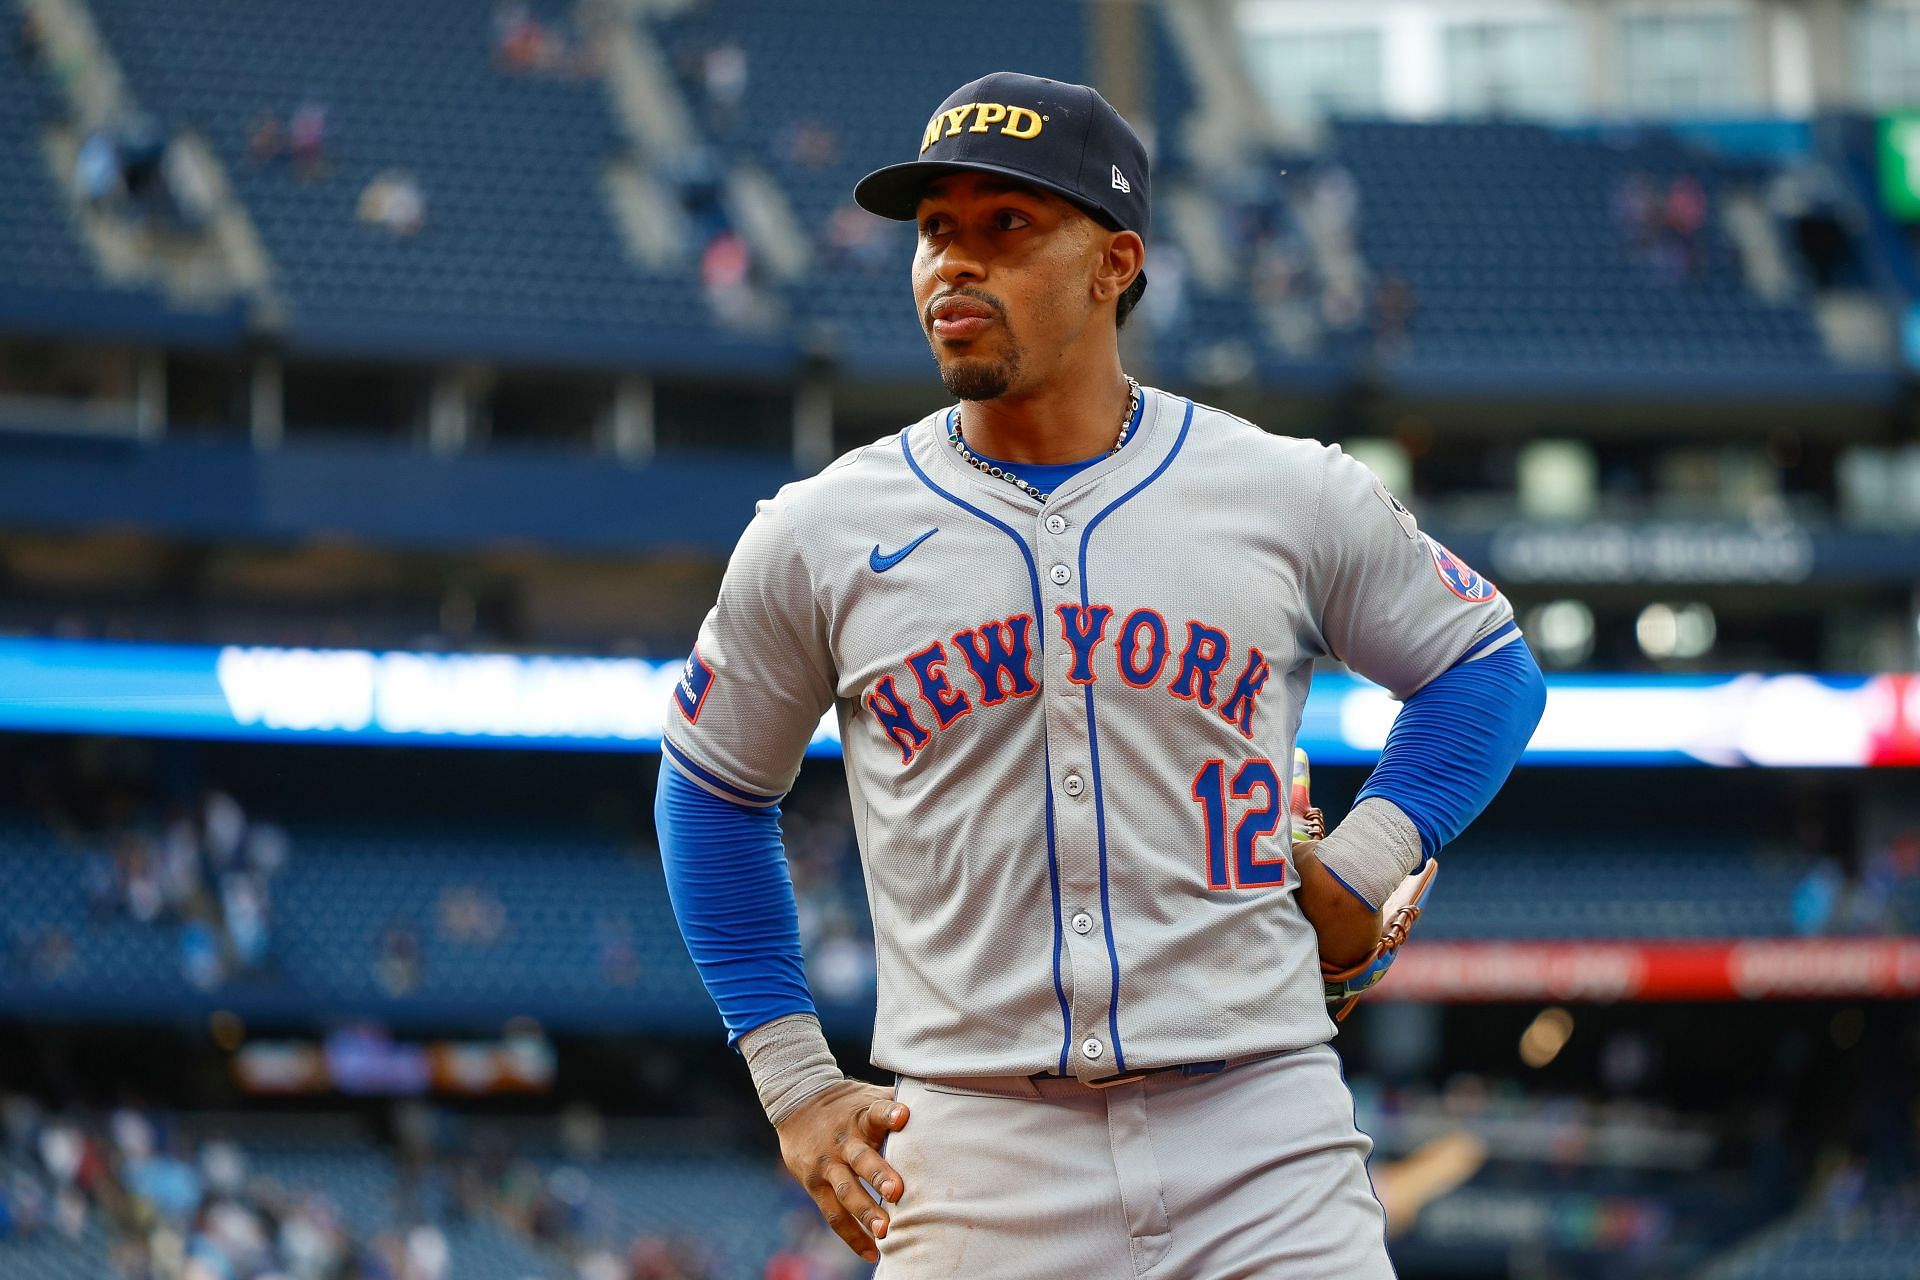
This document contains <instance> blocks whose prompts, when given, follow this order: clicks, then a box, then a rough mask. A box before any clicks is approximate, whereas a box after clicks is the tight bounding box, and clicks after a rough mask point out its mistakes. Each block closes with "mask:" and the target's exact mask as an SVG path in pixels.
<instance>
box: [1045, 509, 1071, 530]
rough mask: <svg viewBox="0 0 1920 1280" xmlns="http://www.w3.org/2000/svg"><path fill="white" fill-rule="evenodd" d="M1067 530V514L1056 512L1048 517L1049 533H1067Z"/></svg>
mask: <svg viewBox="0 0 1920 1280" xmlns="http://www.w3.org/2000/svg"><path fill="white" fill-rule="evenodd" d="M1066 531H1067V518H1066V517H1065V516H1063V515H1061V514H1059V513H1058V512H1055V513H1054V514H1053V515H1050V516H1048V517H1047V532H1048V533H1065V532H1066Z"/></svg>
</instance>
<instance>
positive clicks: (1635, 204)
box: [1610, 170, 1661, 261]
mask: <svg viewBox="0 0 1920 1280" xmlns="http://www.w3.org/2000/svg"><path fill="white" fill-rule="evenodd" d="M1610 212H1611V213H1612V216H1613V226H1614V231H1615V232H1616V233H1617V234H1618V235H1619V237H1620V240H1621V243H1622V244H1623V245H1625V247H1626V249H1627V253H1628V255H1629V256H1630V257H1633V258H1635V259H1638V260H1642V261H1644V260H1646V259H1647V258H1648V257H1649V256H1650V255H1651V253H1652V251H1653V246H1654V242H1655V241H1656V240H1657V239H1658V238H1659V228H1660V216H1661V215H1660V193H1659V190H1658V189H1657V188H1656V187H1655V186H1654V182H1653V179H1652V178H1651V177H1650V176H1649V175H1647V174H1645V173H1642V172H1640V171H1639V170H1635V171H1634V172H1632V173H1629V174H1628V175H1627V176H1626V177H1624V178H1622V179H1621V180H1620V181H1619V183H1618V184H1616V185H1615V187H1614V189H1613V197H1612V200H1611V201H1610Z"/></svg>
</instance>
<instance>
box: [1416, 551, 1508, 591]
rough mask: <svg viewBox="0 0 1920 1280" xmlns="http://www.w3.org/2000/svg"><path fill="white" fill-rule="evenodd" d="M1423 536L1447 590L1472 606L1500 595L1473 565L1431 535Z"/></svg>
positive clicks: (1434, 565) (1434, 566)
mask: <svg viewBox="0 0 1920 1280" xmlns="http://www.w3.org/2000/svg"><path fill="white" fill-rule="evenodd" d="M1423 536H1425V537H1426V539H1427V550H1428V551H1429V552H1431V553H1432V555H1433V568H1434V572H1436V573H1438V574H1439V575H1440V581H1442V582H1444V583H1446V584H1447V590H1449V591H1451V592H1453V594H1455V595H1457V596H1459V597H1460V598H1461V599H1462V600H1465V601H1467V602H1469V603H1470V604H1485V603H1486V602H1487V601H1489V600H1491V599H1493V598H1494V597H1495V596H1497V595H1499V594H1500V591H1499V588H1497V587H1495V586H1494V585H1493V584H1492V583H1491V582H1489V581H1487V580H1486V579H1485V578H1483V577H1481V576H1480V575H1479V574H1478V573H1475V572H1474V570H1473V566H1472V565H1469V564H1468V563H1467V562H1466V561H1465V560H1462V559H1461V558H1460V557H1459V556H1456V555H1455V554H1453V552H1451V551H1449V550H1447V549H1446V548H1445V547H1443V546H1441V545H1440V544H1439V543H1438V542H1435V541H1434V540H1433V536H1432V535H1431V534H1427V535H1423Z"/></svg>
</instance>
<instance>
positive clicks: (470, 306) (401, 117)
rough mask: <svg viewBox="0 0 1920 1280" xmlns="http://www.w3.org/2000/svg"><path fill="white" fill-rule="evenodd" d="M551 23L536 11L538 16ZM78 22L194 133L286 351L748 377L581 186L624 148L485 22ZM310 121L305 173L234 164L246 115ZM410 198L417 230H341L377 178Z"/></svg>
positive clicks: (593, 106)
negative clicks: (386, 178)
mask: <svg viewBox="0 0 1920 1280" xmlns="http://www.w3.org/2000/svg"><path fill="white" fill-rule="evenodd" d="M547 8H548V9H550V10H551V9H552V8H553V6H547ZM93 9H94V13H95V16H96V19H97V20H98V22H99V24H100V27H101V29H102V31H103V33H104V35H105V36H106V38H107V41H108V43H109V44H110V46H111V47H112V48H113V50H114V52H115V54H116V55H117V56H118V57H119V59H120V60H121V63H122V66H123V69H124V71H125V72H126V74H127V77H128V79H129V80H130V81H131V83H132V84H133V86H134V87H135V89H136V90H137V91H138V92H139V94H140V95H141V97H142V100H143V101H144V102H145V104H146V105H147V106H148V107H149V109H151V110H153V111H156V112H158V113H160V114H161V115H163V116H164V117H165V118H166V119H167V120H168V122H169V124H170V125H171V126H172V127H174V128H191V129H195V130H198V131H199V132H201V133H202V134H203V135H204V136H205V137H206V138H207V140H208V141H209V143H210V144H211V145H212V146H213V148H214V150H215V152H216V153H217V154H218V155H219V157H220V159H221V161H222V162H223V163H224V165H225V166H226V168H227V171H228V173H229V174H230V175H231V177H232V179H233V182H234V185H235V187H236V189H237V191H238V194H239V196H240V198H241V199H242V200H243V201H244V202H245V204H246V206H247V208H248V210H249V211H250V213H251V214H252V216H253V219H254V221H255V222H256V223H257V225H258V226H259V229H260V234H261V236H262V238H263V240H264V241H265V243H266V247H267V250H268V252H269V253H270V255H271V257H272V260H273V263H274V266H275V268H276V271H277V280H276V284H277V286H278V287H279V288H280V289H281V290H282V292H283V293H284V294H285V295H286V297H287V298H288V299H289V301H290V303H291V308H292V321H291V334H292V337H293V339H294V341H295V342H297V343H300V344H303V345H306V346H309V347H318V348H331V349H339V350H349V351H358V352H367V353H379V354H382V355H386V356H393V355H397V354H402V353H411V354H415V355H417V356H421V357H431V356H436V355H444V354H449V353H458V354H459V355H460V356H462V357H467V358H472V357H476V356H480V355H483V354H492V355H496V356H500V357H505V358H518V359H522V360H541V359H545V360H551V361H560V362H589V361H590V362H601V363H604V362H608V361H619V360H623V359H631V358H632V357H633V356H634V355H635V354H636V353H642V352H644V353H649V354H651V355H654V356H656V357H659V358H670V359H674V360H676V361H678V362H680V363H683V364H685V365H688V366H690V367H696V368H697V367H702V366H711V365H712V364H713V363H714V362H716V361H718V362H723V363H724V364H725V365H726V367H729V368H741V367H748V366H751V365H753V364H755V363H756V362H761V363H764V362H765V360H766V359H767V358H768V357H769V354H770V353H769V351H768V350H767V349H766V348H767V344H766V343H765V342H761V341H749V340H746V339H742V338H739V337H737V336H733V335H730V334H729V333H728V332H726V331H725V330H724V329H723V328H722V327H720V326H719V325H717V324H715V323H713V322H712V321H711V320H710V319H703V317H705V316H706V314H707V313H706V308H705V304H704V302H703V300H702V296H701V293H700V289H699V285H698V281H697V278H696V276H695V273H694V270H693V264H692V263H687V264H685V265H684V266H683V267H682V268H681V269H679V270H676V271H662V272H649V271H645V270H642V269H641V268H640V267H639V266H637V265H635V264H634V263H633V262H632V261H631V260H630V259H629V258H628V256H627V254H626V252H625V250H624V248H623V246H622V243H621V240H620V237H619V235H618V232H617V230H616V228H615V225H614V222H613V217H612V213H611V212H610V208H609V206H608V203H607V200H606V198H605V197H604V196H603V194H602V190H601V175H602V170H603V166H604V165H605V163H606V161H607V160H608V159H609V158H611V157H612V156H613V155H614V154H616V153H617V152H619V151H620V150H621V149H622V148H623V146H624V145H625V144H624V141H623V139H622V138H621V137H620V135H619V132H618V130H617V129H616V127H615V124H614V121H613V119H612V116H611V113H610V110H609V107H608V104H607V98H606V92H605V90H604V89H603V87H602V85H601V84H600V82H599V81H598V79H595V78H587V77H576V76H570V75H562V74H532V73H528V74H511V73H508V72H506V71H504V70H501V69H499V68H498V67H496V65H495V63H494V61H493V31H492V27H491V15H490V11H489V10H488V9H487V8H486V7H485V6H479V7H476V6H474V5H472V4H467V3H463V2H462V0H425V2H423V3H419V4H410V5H408V6H406V7H405V9H404V10H396V9H394V8H393V7H392V6H390V5H384V4H380V3H377V0H354V2H353V3H349V4H344V5H329V6H327V7H325V8H322V9H316V8H315V7H313V6H312V5H308V4H303V3H299V2H298V0H269V2H268V3H263V4H249V5H244V6H239V7H232V6H222V5H215V6H198V7H194V8H192V9H189V10H183V9H181V8H180V7H179V6H177V5H173V4H169V3H166V0H101V2H100V3H97V4H95V5H94V6H93ZM303 105H312V106H314V107H318V108H320V109H322V110H323V111H324V118H325V126H324V139H325V140H324V142H323V143H322V145H321V156H322V159H321V160H320V161H319V163H318V165H317V166H316V167H315V168H314V169H313V170H312V171H311V172H310V173H309V174H307V175H304V176H303V174H302V173H301V172H299V171H298V167H297V166H296V165H295V164H294V163H293V162H291V161H288V160H285V159H273V160H263V159H261V158H257V157H256V156H255V154H254V153H253V151H252V142H253V136H254V133H255V130H256V128H257V127H258V126H259V124H260V123H261V120H262V117H263V113H265V114H266V115H270V116H272V117H274V118H275V119H277V120H286V119H288V117H289V116H290V114H291V113H294V112H297V111H298V110H299V109H300V108H301V107H302V106H303ZM393 171H401V172H405V173H410V174H411V175H412V176H413V177H414V178H415V179H416V180H417V181H418V183H419V185H420V188H421V190H422V192H423V193H424V195H425V198H426V202H427V212H426V222H425V225H424V227H423V229H422V230H420V231H419V233H418V234H415V235H411V236H402V235H393V234H389V233H387V232H385V231H383V230H380V229H379V228H376V227H371V226H368V225H365V224H363V223H362V222H361V221H359V220H357V218H356V215H355V211H356V205H357V203H358V202H359V201H360V199H361V197H362V193H363V192H364V191H365V190H366V188H367V186H368V184H369V183H371V182H373V181H374V180H375V179H376V178H377V177H379V176H380V175H382V174H383V173H388V172H393Z"/></svg>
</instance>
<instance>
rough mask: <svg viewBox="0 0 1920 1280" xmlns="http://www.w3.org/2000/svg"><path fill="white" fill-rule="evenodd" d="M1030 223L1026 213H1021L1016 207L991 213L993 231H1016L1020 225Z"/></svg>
mask: <svg viewBox="0 0 1920 1280" xmlns="http://www.w3.org/2000/svg"><path fill="white" fill-rule="evenodd" d="M1031 225H1032V223H1030V222H1029V221H1028V220H1027V215H1026V214H1024V213H1021V212H1020V211H1019V210H1018V209H1002V210H1000V211H999V212H998V213H996V214H994V215H993V229H994V230H995V231H1018V230H1020V229H1021V228H1022V227H1027V226H1031Z"/></svg>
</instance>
